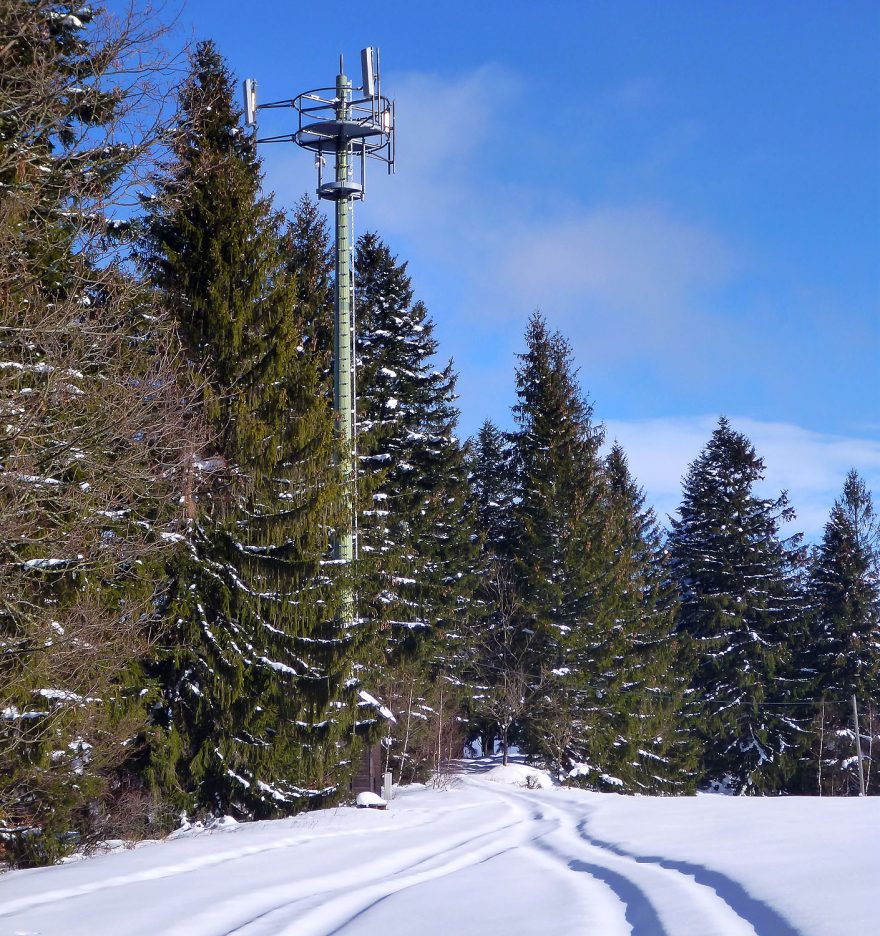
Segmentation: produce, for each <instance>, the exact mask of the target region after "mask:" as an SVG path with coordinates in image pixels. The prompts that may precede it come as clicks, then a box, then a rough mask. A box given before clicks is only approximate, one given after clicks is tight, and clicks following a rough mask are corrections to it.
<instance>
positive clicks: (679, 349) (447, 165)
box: [178, 0, 880, 537]
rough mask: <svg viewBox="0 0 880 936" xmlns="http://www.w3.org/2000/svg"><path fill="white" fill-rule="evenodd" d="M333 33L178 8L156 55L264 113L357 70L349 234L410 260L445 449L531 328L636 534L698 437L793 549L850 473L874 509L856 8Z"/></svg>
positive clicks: (214, 7) (875, 244) (878, 123)
mask: <svg viewBox="0 0 880 936" xmlns="http://www.w3.org/2000/svg"><path fill="white" fill-rule="evenodd" d="M340 9H341V14H340V16H339V24H336V23H334V21H333V19H332V14H331V11H330V8H327V7H326V6H324V5H316V6H314V7H313V8H311V9H309V8H307V7H306V6H305V5H303V4H290V3H274V2H269V3H252V4H250V5H243V4H240V3H229V2H210V3H209V2H206V0H191V2H189V3H188V4H187V5H186V6H185V7H184V8H183V12H182V14H181V18H180V25H179V29H178V38H182V37H183V36H185V35H187V34H189V33H192V34H193V35H194V36H197V37H209V36H210V37H212V38H214V39H216V41H217V42H218V44H219V46H220V49H221V51H222V52H223V53H224V54H225V55H226V56H227V57H228V59H229V60H230V63H231V65H232V67H233V68H234V69H235V70H236V72H237V73H238V74H239V75H240V76H241V77H244V76H247V75H250V76H254V77H256V78H257V80H258V82H259V91H260V98H261V100H263V101H267V100H272V99H277V98H283V97H288V96H293V95H294V94H296V93H298V92H299V91H302V90H306V89H308V88H312V87H315V86H319V85H327V84H330V83H332V81H333V78H334V75H335V73H336V66H337V62H338V55H339V53H340V52H343V53H344V54H345V55H346V58H347V60H348V61H350V62H351V65H352V69H351V70H352V71H355V72H356V66H357V54H358V50H359V49H360V48H361V47H362V46H364V45H367V44H372V45H376V46H379V47H380V48H381V53H382V66H383V67H382V71H383V74H382V78H383V90H384V91H385V92H386V93H387V94H389V95H390V96H393V97H395V98H396V100H397V114H398V171H397V174H396V175H395V176H394V177H392V178H383V177H380V176H379V175H378V174H377V173H376V172H374V173H373V175H372V177H371V178H370V180H369V184H368V192H367V199H366V201H365V202H364V203H363V204H362V205H358V206H357V208H356V226H357V229H358V230H361V231H363V230H365V229H366V228H371V229H375V230H378V231H379V232H380V233H381V234H382V235H383V236H384V238H385V239H386V240H387V241H388V243H389V244H390V246H391V248H392V249H393V250H394V251H395V252H396V253H397V254H398V255H399V256H400V257H401V258H402V259H407V260H408V261H409V263H410V271H411V274H412V277H413V281H414V285H415V288H416V292H417V294H418V295H419V296H420V297H422V298H423V299H424V300H425V301H426V302H427V304H428V307H429V309H430V311H431V314H432V316H433V318H434V319H435V321H436V324H437V336H438V338H439V341H440V346H441V354H442V355H443V356H444V357H448V356H451V357H453V358H454V359H455V362H456V366H457V369H458V371H459V373H460V383H459V390H460V394H461V398H460V407H461V413H462V418H461V431H462V434H464V435H466V434H470V433H471V432H473V431H474V430H475V428H476V427H477V426H478V425H479V423H480V422H481V421H482V420H483V419H484V418H485V417H487V416H490V417H492V418H493V419H495V420H496V421H497V422H499V423H501V424H502V425H509V423H510V416H509V407H510V404H511V402H512V399H513V364H514V354H515V352H516V351H517V350H520V349H521V345H522V333H523V327H524V324H525V321H526V319H527V317H528V315H529V314H530V313H531V312H532V311H533V310H534V309H536V308H540V309H541V310H542V311H543V312H544V314H545V315H546V316H547V318H548V319H549V321H550V322H551V324H552V325H554V326H555V327H557V328H559V329H560V330H561V331H562V332H563V333H565V334H566V335H567V336H568V337H569V339H570V340H571V342H572V345H573V348H574V352H575V356H576V359H577V361H578V364H579V365H580V368H581V371H580V373H581V380H582V384H583V386H584V389H585V390H586V391H587V393H588V394H589V396H590V397H591V399H592V400H593V402H594V405H595V412H596V415H597V417H598V418H600V419H601V420H603V421H605V422H606V424H607V426H608V430H609V435H613V436H615V437H617V438H619V439H620V440H621V442H622V443H623V444H624V446H625V448H627V450H628V451H629V454H630V459H631V463H632V466H633V469H634V471H635V473H636V474H637V476H638V477H639V479H640V481H641V482H642V483H643V484H644V485H645V487H646V489H647V491H648V494H649V497H650V498H651V500H652V501H653V502H654V503H655V504H656V506H657V508H658V511H659V512H660V513H661V514H663V513H665V512H667V511H671V510H673V509H674V507H675V504H676V503H677V501H678V496H679V488H678V483H679V479H680V477H681V474H682V473H683V471H684V470H685V468H686V466H687V464H688V462H689V461H691V460H692V459H693V458H694V457H696V455H697V454H698V453H699V450H700V448H701V447H702V445H703V444H704V443H705V441H706V439H707V437H708V435H709V433H710V432H711V428H712V425H713V423H714V421H715V419H716V418H717V415H718V414H719V413H726V414H728V415H729V416H730V417H731V419H732V421H733V422H734V425H736V426H738V427H739V428H741V429H742V430H743V431H745V432H747V433H748V434H749V435H750V437H751V438H752V439H753V441H754V442H755V444H756V446H757V448H758V451H759V453H760V454H762V455H763V456H764V457H765V459H766V461H767V468H768V490H772V489H775V490H778V489H779V488H780V487H786V488H788V489H789V490H790V493H791V496H792V501H793V503H794V505H795V507H796V508H797V509H798V511H799V514H800V518H799V522H798V524H797V526H798V527H799V528H800V529H805V530H806V532H807V533H808V535H810V536H811V537H815V536H816V535H817V533H818V531H819V530H820V528H821V525H822V523H823V521H824V519H825V517H826V516H827V511H828V509H829V507H830V505H831V502H832V500H833V499H834V497H836V496H837V495H838V493H839V491H840V489H841V487H842V483H843V478H844V475H845V473H846V471H847V469H848V468H849V467H850V466H851V465H854V466H855V467H857V468H858V469H859V470H860V471H861V472H862V473H863V474H864V475H865V477H866V478H867V479H868V481H869V484H870V485H871V486H872V488H873V489H874V490H875V492H878V493H880V379H878V378H880V315H878V312H880V118H878V107H877V102H878V99H880V56H878V54H877V49H878V48H880V5H878V4H877V3H876V2H864V3H863V2H857V0H847V2H840V3H830V2H825V3H814V2H805V0H800V2H788V0H774V2H773V3H762V4H758V3H751V2H745V3H739V4H731V3H722V2H707V0H701V2H698V0H691V2H687V3H684V2H664V3H656V2H651V3H648V2H616V3H611V2H602V3H568V2H563V3H551V4H547V5H545V7H544V8H543V9H541V8H539V6H538V5H536V4H534V3H533V2H532V3H520V2H505V3H494V2H482V3H460V2H446V3H443V4H440V3H436V4H435V3H432V4H421V3H406V4H404V3H387V2H385V3H378V4H375V3H374V4H347V5H346V6H345V7H343V8H340ZM264 114H266V112H264ZM269 116H271V117H272V119H271V121H270V120H269ZM287 117H288V115H287V113H286V112H278V111H276V112H271V113H270V114H266V116H265V120H264V118H263V115H261V121H262V123H263V129H264V130H265V131H266V132H269V131H278V132H281V131H283V129H285V120H287ZM263 155H264V158H265V164H266V176H267V185H268V187H270V188H272V189H273V190H274V191H275V192H276V193H277V197H278V200H279V204H280V205H282V206H290V205H292V204H293V203H294V202H295V201H296V200H297V198H298V197H299V196H300V195H301V194H302V193H303V192H304V191H313V189H314V171H313V167H312V162H311V159H310V157H309V156H308V155H307V154H306V153H303V152H302V151H300V150H298V149H297V148H296V147H294V146H292V145H276V146H274V147H266V148H264V154H263Z"/></svg>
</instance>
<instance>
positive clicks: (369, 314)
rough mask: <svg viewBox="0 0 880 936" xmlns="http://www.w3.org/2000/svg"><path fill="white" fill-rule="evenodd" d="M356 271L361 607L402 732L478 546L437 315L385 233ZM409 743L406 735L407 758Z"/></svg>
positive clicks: (451, 629) (465, 589) (441, 646)
mask: <svg viewBox="0 0 880 936" xmlns="http://www.w3.org/2000/svg"><path fill="white" fill-rule="evenodd" d="M355 270H356V297H357V316H358V345H357V375H358V376H357V383H358V395H357V410H358V426H359V435H360V438H359V442H358V448H359V451H358V455H359V466H360V472H361V494H362V502H361V508H360V511H359V518H358V541H359V565H360V569H361V574H360V575H359V584H358V590H359V600H360V608H361V612H360V613H361V616H362V617H365V618H368V619H373V620H378V622H379V623H380V626H381V627H382V628H383V634H384V663H383V666H382V682H381V684H379V686H378V688H379V691H380V692H382V693H383V694H384V698H385V701H387V702H388V704H389V705H390V707H391V708H392V710H394V711H395V713H396V714H398V730H401V724H402V718H403V719H404V720H405V718H406V715H405V714H404V715H403V716H402V718H401V715H400V711H399V710H400V708H401V706H402V705H403V704H404V702H405V700H404V699H402V698H399V696H400V691H399V690H400V685H399V681H398V680H397V679H396V677H395V667H396V666H397V664H398V662H400V661H403V660H406V661H407V662H406V666H407V667H409V668H411V667H412V666H413V665H414V661H415V660H420V661H422V678H421V680H420V681H421V682H422V683H423V684H424V685H423V687H422V689H421V691H420V689H419V687H418V686H417V687H416V689H415V693H414V699H415V702H414V703H413V704H422V705H425V704H430V703H428V702H426V701H425V700H426V697H427V694H428V693H429V686H428V684H429V683H430V681H431V680H432V679H433V678H435V677H436V676H437V674H438V673H439V672H442V671H443V670H444V669H446V668H447V662H448V659H449V654H450V653H451V652H452V651H451V650H450V647H451V646H452V644H453V642H454V641H455V637H456V633H457V631H458V629H459V627H460V623H461V620H462V618H463V616H464V615H465V614H466V613H467V607H468V596H469V590H470V587H471V585H470V575H469V571H470V568H471V556H472V555H473V553H474V551H475V544H474V542H473V531H472V527H471V524H470V522H469V512H468V510H467V509H466V508H467V495H468V488H467V472H466V466H465V463H464V456H463V452H462V448H461V445H460V444H459V442H458V439H457V438H456V437H455V426H456V421H457V418H458V412H457V410H456V408H455V402H454V401H455V380H456V377H455V373H454V371H453V369H452V363H451V362H450V363H449V364H447V365H446V366H445V367H443V368H442V369H438V368H437V366H436V364H435V360H434V359H435V356H436V353H437V341H436V339H435V338H434V336H433V330H434V325H433V322H432V321H431V319H430V318H429V316H428V312H427V309H426V308H425V306H424V305H423V304H422V303H421V302H417V301H414V300H413V289H412V284H411V282H410V277H409V275H408V274H407V271H406V264H405V263H399V262H398V261H397V260H396V258H395V257H394V256H393V255H392V254H391V252H390V250H389V249H388V247H387V245H386V244H384V243H383V242H382V240H381V239H380V238H379V237H378V236H377V235H375V234H365V235H363V236H362V237H361V238H360V239H359V241H358V245H357V257H356V265H355ZM449 695H450V693H449V692H448V691H446V692H445V693H444V699H445V700H448V698H449ZM408 697H409V693H407V698H408ZM395 706H397V708H395ZM432 707H433V706H432ZM413 727H415V726H413ZM425 730H428V731H433V730H434V729H433V728H432V727H428V726H426V728H425ZM402 743H403V742H402V740H401V738H395V742H394V745H393V748H392V750H393V751H394V752H395V753H396V756H399V755H401V754H402V753H403V751H402Z"/></svg>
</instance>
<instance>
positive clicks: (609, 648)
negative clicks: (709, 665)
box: [513, 314, 622, 785]
mask: <svg viewBox="0 0 880 936" xmlns="http://www.w3.org/2000/svg"><path fill="white" fill-rule="evenodd" d="M516 384H517V387H516V392H517V403H516V405H515V406H514V417H515V419H516V422H517V424H518V430H517V432H516V433H515V437H514V438H515V444H516V458H517V475H518V478H517V481H518V488H519V490H518V500H517V504H516V508H515V512H514V531H513V537H514V543H513V550H514V555H515V561H514V567H515V578H516V582H517V588H518V589H519V593H520V599H521V601H522V604H523V607H524V608H525V610H526V612H527V615H528V627H529V629H530V630H533V631H534V632H535V639H534V641H533V649H534V652H535V657H534V662H533V685H532V689H533V692H535V694H536V699H537V700H538V701H539V702H540V704H539V705H538V707H537V708H536V709H535V710H533V711H532V713H531V714H530V717H529V718H528V719H527V721H526V725H525V744H526V749H527V750H528V752H529V753H531V754H533V755H537V756H540V757H542V758H544V759H545V760H546V761H547V762H548V763H549V764H551V765H552V766H553V768H554V769H555V770H558V771H561V772H564V773H569V771H571V770H572V769H576V772H577V776H579V777H580V782H583V783H588V784H591V785H602V784H604V783H609V784H611V785H618V784H619V781H618V780H617V779H616V778H614V777H612V776H610V775H609V774H608V772H607V770H606V769H605V765H606V763H609V762H611V760H613V758H612V757H611V756H610V748H611V745H613V743H614V741H615V735H616V733H615V730H614V728H615V718H614V715H615V712H614V711H613V705H612V700H611V693H612V692H613V690H614V686H615V684H616V682H617V678H618V677H617V674H616V672H615V667H616V664H617V661H618V660H619V659H620V655H621V646H622V643H621V642H622V628H621V627H620V626H619V624H618V622H617V621H616V619H615V616H614V608H613V602H611V601H610V600H609V589H610V588H611V587H612V585H613V581H612V578H611V575H610V572H611V570H612V567H613V564H614V562H613V554H612V553H611V552H610V541H609V537H608V532H607V530H606V527H607V524H608V518H607V515H606V509H605V501H606V482H605V478H604V469H603V465H602V460H601V458H600V456H599V447H600V445H601V442H602V435H603V431H602V429H601V428H600V427H598V426H596V425H595V424H594V423H593V419H592V407H591V406H590V405H589V403H588V402H587V401H586V400H585V399H584V397H583V395H582V394H581V391H580V389H579V387H578V384H577V379H576V373H575V370H574V366H573V362H572V354H571V349H570V347H569V345H568V343H567V342H566V340H565V339H564V338H563V337H562V336H561V335H560V334H559V333H558V332H557V333H551V332H550V331H549V330H548V328H547V324H546V322H545V320H544V318H543V317H542V316H541V315H539V314H535V315H534V316H533V317H532V318H531V320H530V321H529V324H528V327H527V329H526V351H525V353H523V354H521V355H520V363H519V366H518V367H517V373H516Z"/></svg>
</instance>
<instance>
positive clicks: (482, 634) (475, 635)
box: [457, 420, 528, 754]
mask: <svg viewBox="0 0 880 936" xmlns="http://www.w3.org/2000/svg"><path fill="white" fill-rule="evenodd" d="M513 454H514V453H513V447H512V445H511V444H510V440H509V439H508V437H507V435H506V434H505V433H503V432H502V431H501V430H500V429H498V427H497V426H495V424H494V423H492V422H491V421H490V420H486V421H485V422H484V423H483V425H482V426H481V427H480V429H479V431H478V432H477V435H476V436H475V437H474V438H473V439H471V440H470V441H469V443H468V446H467V449H466V457H467V466H468V471H469V474H468V478H469V481H470V499H471V510H472V511H473V515H474V521H475V529H476V534H477V541H478V552H477V554H476V556H475V565H474V572H475V575H476V577H477V583H478V584H477V587H476V590H475V593H474V596H473V599H472V602H471V613H470V615H469V620H468V624H467V627H466V629H465V631H464V633H462V635H461V640H460V642H459V663H460V665H459V666H458V668H457V669H458V672H459V674H460V678H461V681H462V683H463V687H464V690H465V708H466V716H467V720H468V728H467V740H468V742H473V741H476V740H479V742H480V749H481V751H482V752H483V753H484V754H485V753H490V752H492V751H494V746H495V745H494V743H495V740H496V739H499V740H500V741H501V743H502V747H504V739H505V738H507V739H508V740H509V741H513V740H514V739H515V737H516V732H517V731H518V729H519V721H520V720H521V715H523V714H524V711H525V708H523V709H522V711H521V712H520V713H519V714H518V715H517V717H516V719H511V717H510V712H511V708H512V707H511V706H509V705H507V701H508V700H509V698H510V695H511V694H510V693H509V692H507V691H506V690H507V688H508V687H511V686H512V684H513V682H514V680H515V679H516V675H515V673H514V672H512V670H513V671H517V672H522V671H523V669H524V667H523V666H521V665H520V663H521V662H522V660H521V658H522V656H523V654H522V653H521V652H520V651H521V649H522V647H523V645H525V644H528V640H522V639H520V638H521V637H524V636H525V635H523V634H521V633H520V628H521V627H522V623H523V622H522V617H521V615H518V614H517V613H516V611H517V610H518V595H517V591H516V586H515V583H514V581H513V576H512V574H511V569H510V560H511V555H510V552H511V542H512V540H511V524H512V521H513V505H514V501H515V498H516V478H515V473H514V470H513ZM525 656H526V657H528V654H527V653H526V654H525ZM502 664H503V665H502ZM526 698H527V694H523V696H522V704H523V706H525V700H526ZM518 706H519V703H518ZM499 713H503V714H504V718H505V721H506V724H502V721H501V720H500V719H499Z"/></svg>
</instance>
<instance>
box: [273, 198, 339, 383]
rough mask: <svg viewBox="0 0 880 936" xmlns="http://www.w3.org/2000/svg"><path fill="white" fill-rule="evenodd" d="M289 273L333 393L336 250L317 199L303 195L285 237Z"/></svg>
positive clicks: (312, 346) (306, 328) (308, 334)
mask: <svg viewBox="0 0 880 936" xmlns="http://www.w3.org/2000/svg"><path fill="white" fill-rule="evenodd" d="M284 249H285V254H286V256H287V258H288V259H287V269H288V272H289V273H290V274H291V275H292V276H294V277H296V292H297V305H298V308H299V315H300V318H301V319H302V322H303V327H304V331H305V334H304V338H305V341H306V344H307V346H308V345H309V343H310V350H314V351H315V353H317V354H318V355H319V356H320V358H321V360H322V361H324V363H325V370H326V374H327V377H328V381H327V388H328V392H329V393H332V381H331V380H330V379H329V378H330V375H331V373H332V371H331V367H332V360H331V359H332V355H333V246H332V244H331V243H330V233H329V231H328V230H327V221H326V219H325V218H324V216H323V215H322V214H321V212H320V211H319V210H318V205H317V204H316V202H315V201H314V199H312V198H310V197H309V196H308V195H303V197H302V198H301V199H300V200H299V202H298V203H297V205H296V209H295V211H294V213H293V217H292V218H291V220H290V223H289V224H288V227H287V231H286V234H285V248H284Z"/></svg>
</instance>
